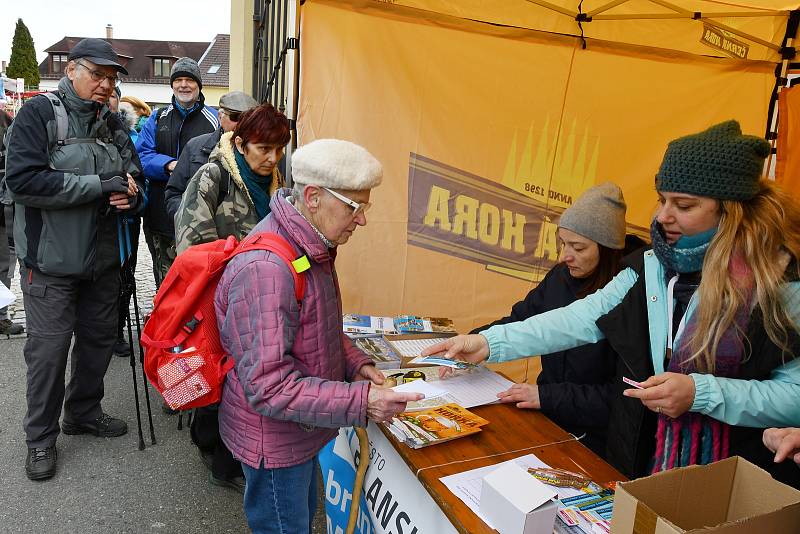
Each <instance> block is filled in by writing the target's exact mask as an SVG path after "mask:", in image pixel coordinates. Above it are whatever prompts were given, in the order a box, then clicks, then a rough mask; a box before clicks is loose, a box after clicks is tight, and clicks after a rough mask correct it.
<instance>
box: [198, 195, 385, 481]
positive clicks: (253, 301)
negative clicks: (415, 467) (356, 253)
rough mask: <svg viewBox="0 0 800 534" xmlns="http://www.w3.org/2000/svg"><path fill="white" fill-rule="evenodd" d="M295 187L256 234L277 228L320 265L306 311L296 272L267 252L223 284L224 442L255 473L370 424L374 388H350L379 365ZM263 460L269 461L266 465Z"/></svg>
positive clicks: (241, 258)
mask: <svg viewBox="0 0 800 534" xmlns="http://www.w3.org/2000/svg"><path fill="white" fill-rule="evenodd" d="M289 193H290V190H289V189H282V190H279V191H278V192H277V193H276V194H275V196H273V197H272V200H271V201H270V208H271V210H272V213H271V215H269V216H267V217H266V218H265V219H263V220H262V221H261V222H259V223H258V225H257V226H256V227H255V228H254V229H253V232H264V231H269V232H276V233H278V234H280V235H282V236H283V237H285V238H286V239H287V240H288V241H289V242H290V243H291V244H293V245H294V247H295V248H296V250H297V251H298V252H299V253H300V254H306V255H307V256H308V259H309V260H310V262H311V269H309V270H307V271H306V272H305V273H304V275H305V277H306V292H305V297H304V298H303V305H302V308H299V307H298V305H297V299H296V298H295V293H294V280H293V278H292V275H291V273H290V271H289V267H288V266H287V265H286V263H284V261H283V260H281V259H280V258H279V257H277V256H276V255H274V254H272V253H271V252H266V251H254V252H246V253H243V254H240V255H238V256H236V257H235V258H234V259H233V260H232V261H231V262H230V263H229V264H228V266H227V267H226V269H225V272H224V274H223V275H222V279H221V280H220V283H219V286H218V288H217V293H216V298H215V302H214V303H215V306H216V311H217V322H218V324H219V331H220V337H221V340H222V346H223V347H224V348H225V351H226V352H227V353H228V354H230V355H231V356H232V357H233V360H234V362H235V366H234V368H233V369H232V370H231V371H230V372H229V373H228V376H227V378H226V381H225V388H224V390H223V393H222V402H221V405H220V411H219V427H220V434H221V435H222V439H223V441H224V442H225V445H227V446H228V448H229V449H230V450H231V452H232V453H233V456H234V457H236V458H237V459H238V460H240V461H241V462H243V463H245V464H247V465H249V466H251V467H254V468H258V467H261V466H263V467H265V468H276V467H289V466H292V465H297V464H300V463H303V462H305V461H307V460H309V459H310V458H312V457H313V456H314V455H316V454H317V453H318V452H319V450H320V449H321V448H322V447H323V446H324V445H325V444H326V443H327V442H328V441H330V440H331V439H332V438H333V437H334V436H335V435H336V432H337V429H338V428H339V427H343V426H350V425H354V424H358V425H365V424H366V413H367V394H368V392H369V383H368V382H354V383H350V382H347V380H348V379H351V378H352V377H353V376H354V375H355V373H356V372H357V371H358V370H359V369H360V368H361V366H362V365H365V364H369V363H372V362H371V360H370V359H369V358H368V357H367V356H366V355H365V354H364V353H363V352H361V351H360V350H359V349H357V348H355V347H354V346H353V344H352V343H351V342H350V340H349V339H348V338H347V336H345V335H344V334H343V333H342V308H341V301H340V295H339V284H338V281H337V278H336V270H335V269H334V265H333V262H334V257H335V250H330V249H328V248H327V247H326V246H325V244H324V243H323V242H322V240H321V239H320V237H319V235H318V234H317V233H316V231H315V230H314V229H313V228H312V227H311V225H310V224H309V223H308V222H307V221H306V220H305V219H304V218H303V217H302V216H301V215H300V214H299V213H298V212H297V211H296V210H295V209H294V207H293V206H292V205H291V204H289V202H288V201H287V199H286V197H287V196H288V195H289ZM262 462H263V464H262Z"/></svg>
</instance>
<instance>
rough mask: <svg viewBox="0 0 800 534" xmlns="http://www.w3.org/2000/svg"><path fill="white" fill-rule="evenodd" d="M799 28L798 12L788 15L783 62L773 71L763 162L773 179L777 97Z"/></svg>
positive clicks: (799, 13) (799, 17) (783, 84)
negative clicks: (768, 151) (768, 150)
mask: <svg viewBox="0 0 800 534" xmlns="http://www.w3.org/2000/svg"><path fill="white" fill-rule="evenodd" d="M798 26H800V10H794V11H791V12H790V13H789V20H788V21H787V23H786V34H785V35H784V37H783V44H784V47H783V48H782V49H781V53H782V55H783V60H782V61H781V64H780V69H775V88H774V89H773V91H772V96H771V97H770V101H769V112H768V115H767V117H768V124H767V133H766V138H767V140H768V141H769V142H770V145H771V146H772V154H770V157H768V158H767V160H766V161H765V162H764V175H765V176H768V177H769V178H771V179H773V180H774V179H775V175H774V174H775V169H774V167H773V162H774V160H775V157H776V156H775V153H776V149H777V145H778V96H779V95H780V93H781V91H782V90H783V89H784V88H785V87H786V75H787V73H788V71H789V63H790V62H791V61H792V59H794V57H795V49H794V41H795V39H796V38H797V29H798Z"/></svg>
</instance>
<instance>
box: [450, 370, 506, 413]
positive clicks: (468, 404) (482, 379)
mask: <svg viewBox="0 0 800 534" xmlns="http://www.w3.org/2000/svg"><path fill="white" fill-rule="evenodd" d="M437 385H438V386H439V387H441V388H442V389H444V390H445V391H447V392H448V393H449V394H450V395H452V396H453V397H455V398H456V399H457V400H456V402H458V404H460V405H461V406H463V407H464V408H472V407H474V406H483V405H484V404H494V403H495V402H499V399H498V398H497V394H498V393H500V392H501V391H505V390H507V389H508V388H510V387H511V386H513V385H514V382H512V381H511V380H508V379H507V378H505V377H502V376H500V375H499V374H497V373H495V372H494V371H492V370H491V369H487V368H486V367H478V368H476V369H474V370H473V371H471V372H467V373H458V374H454V375H452V376H449V377H447V378H445V379H443V380H440V381H439V382H438V383H437Z"/></svg>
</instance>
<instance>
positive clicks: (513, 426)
mask: <svg viewBox="0 0 800 534" xmlns="http://www.w3.org/2000/svg"><path fill="white" fill-rule="evenodd" d="M470 410H471V411H473V412H475V413H476V414H477V415H479V416H481V417H483V418H485V419H487V420H489V424H488V425H487V426H485V427H483V431H482V432H480V433H478V434H475V435H473V436H467V437H464V438H460V439H457V440H453V441H449V442H446V443H442V444H439V445H434V446H431V447H426V448H422V449H412V448H410V447H408V446H406V445H404V444H400V443H398V442H397V440H396V439H395V438H394V436H392V435H391V433H390V432H389V431H388V430H386V429H385V428H384V427H382V426H381V427H380V428H381V430H382V431H383V433H384V435H386V437H387V438H388V439H389V441H390V442H391V443H392V445H394V448H395V450H396V451H397V453H398V454H399V455H400V456H401V457H402V459H403V461H405V463H406V465H407V466H408V468H409V469H410V470H411V472H412V473H414V474H416V476H417V478H418V479H419V481H420V482H421V484H422V485H423V487H424V488H425V489H426V490H427V491H428V493H429V494H430V496H431V497H432V498H433V500H434V501H435V502H436V503H437V504H438V505H439V507H440V508H441V509H442V511H443V512H444V514H445V515H446V516H447V518H448V519H449V520H450V522H451V523H452V524H453V526H454V527H455V528H456V529H457V530H458V531H459V532H462V533H464V534H475V533H487V534H488V533H494V532H495V531H494V530H492V529H490V528H489V527H488V526H487V525H486V523H484V522H483V521H482V520H481V519H480V518H479V517H478V516H477V515H475V514H474V513H473V512H472V511H471V510H470V509H469V508H468V507H467V505H465V504H464V503H463V502H462V501H461V500H460V499H459V498H458V497H456V496H455V495H453V494H452V493H451V492H450V490H448V489H447V488H446V487H445V485H444V484H442V483H441V482H440V481H439V478H441V477H443V476H447V475H452V474H455V473H460V472H463V471H468V470H470V469H476V468H478V467H484V466H487V465H492V464H496V463H499V462H504V461H506V460H511V459H513V458H517V457H519V456H524V455H525V454H531V453H532V454H535V455H536V456H538V457H539V458H540V459H541V460H542V461H543V462H545V463H547V464H549V465H550V466H552V467H559V468H562V469H567V470H570V471H574V472H576V473H582V474H585V475H587V476H589V477H590V478H591V479H592V480H594V481H595V482H598V483H605V482H610V481H615V480H627V479H626V478H625V477H624V476H623V475H622V474H621V473H620V472H618V471H617V470H616V469H614V468H613V467H611V466H610V465H609V464H607V463H606V462H605V461H603V460H602V459H601V458H600V457H599V456H597V455H596V454H594V453H593V452H592V451H591V450H589V449H588V448H586V447H584V446H583V445H582V444H581V443H580V442H578V441H576V440H575V439H574V438H573V436H572V435H570V434H568V433H567V432H565V431H564V430H562V429H561V428H559V427H558V426H557V425H556V424H555V423H553V422H552V421H550V420H549V419H548V418H547V417H545V416H544V415H542V414H541V412H538V411H536V410H520V409H517V408H516V407H514V406H512V405H506V404H494V405H490V406H481V407H478V408H471V409H470ZM487 457H488V458H487Z"/></svg>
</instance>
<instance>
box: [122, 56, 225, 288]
mask: <svg viewBox="0 0 800 534" xmlns="http://www.w3.org/2000/svg"><path fill="white" fill-rule="evenodd" d="M169 81H170V84H171V85H172V93H173V95H172V103H171V104H170V105H169V106H167V107H165V108H162V109H159V110H156V111H155V112H153V114H151V115H150V118H149V119H148V121H147V123H146V124H145V125H144V127H143V128H142V131H141V133H140V134H139V138H138V139H137V140H136V150H137V151H138V152H139V157H140V158H141V159H142V165H143V166H144V174H145V176H146V177H147V198H148V203H147V209H146V210H145V213H144V235H145V239H147V246H148V247H149V248H150V254H151V255H152V256H153V276H154V277H155V281H156V286H160V285H161V281H162V280H164V277H165V276H166V275H167V271H169V268H170V266H171V265H172V262H173V260H174V259H175V227H174V225H173V222H172V217H170V216H169V214H168V213H167V206H166V201H165V198H164V191H165V189H166V185H167V180H169V178H170V176H171V175H172V173H173V171H174V170H175V166H176V165H177V164H178V157H179V156H180V154H181V152H183V149H184V147H185V146H186V143H188V142H189V140H190V139H192V138H194V137H197V136H198V135H202V134H206V133H212V132H214V131H215V130H216V129H217V128H219V119H217V112H216V110H215V109H214V108H212V107H209V106H206V105H205V97H204V96H203V93H202V89H203V80H202V78H201V75H200V67H199V66H198V65H197V62H196V61H195V60H193V59H192V58H188V57H182V58H180V59H179V60H177V61H176V62H175V64H174V65H173V66H172V70H171V72H170V76H169Z"/></svg>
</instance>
